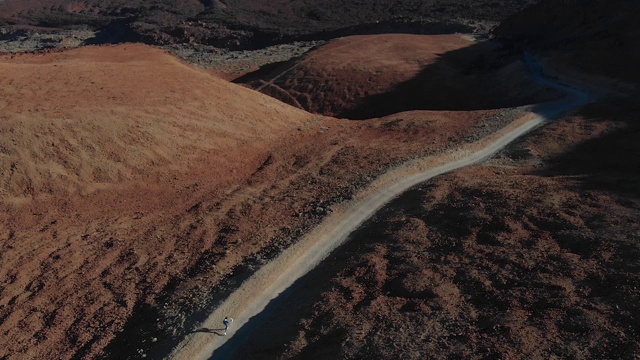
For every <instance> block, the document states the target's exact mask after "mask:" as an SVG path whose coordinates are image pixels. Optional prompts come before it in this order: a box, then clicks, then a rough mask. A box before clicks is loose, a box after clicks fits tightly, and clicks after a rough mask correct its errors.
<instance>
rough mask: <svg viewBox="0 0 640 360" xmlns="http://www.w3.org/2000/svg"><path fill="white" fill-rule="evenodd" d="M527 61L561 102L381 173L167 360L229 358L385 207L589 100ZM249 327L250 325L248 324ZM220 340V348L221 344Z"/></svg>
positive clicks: (530, 59)
mask: <svg viewBox="0 0 640 360" xmlns="http://www.w3.org/2000/svg"><path fill="white" fill-rule="evenodd" d="M525 61H526V62H527V64H528V65H529V67H530V69H531V71H532V73H533V74H534V76H535V77H536V79H537V80H538V81H540V82H541V83H543V84H545V85H548V86H552V87H555V88H557V89H560V90H562V91H564V92H565V93H566V94H567V96H566V97H565V98H564V99H562V100H560V101H555V102H550V103H544V104H538V105H536V106H535V107H534V109H533V112H531V113H529V114H527V115H525V116H523V117H521V118H520V119H518V120H516V121H514V122H512V123H511V124H509V125H508V126H507V127H505V128H503V129H501V130H500V131H498V132H496V133H494V134H492V135H490V136H488V137H486V138H484V139H482V140H480V141H478V142H476V143H472V144H468V145H465V146H462V147H461V148H459V149H457V150H455V151H452V152H449V153H446V154H441V155H437V156H431V157H427V158H424V159H419V160H413V161H411V162H408V163H406V164H405V165H403V166H401V167H399V168H396V169H394V170H391V171H390V172H388V173H386V174H384V175H383V176H381V177H380V178H378V179H377V180H376V181H374V182H373V183H372V184H371V185H370V186H368V187H367V188H366V189H365V190H364V191H363V192H362V193H360V194H359V195H358V196H356V198H354V199H353V200H352V201H350V202H349V203H347V204H342V205H341V206H339V207H338V208H337V209H334V212H333V213H332V214H331V215H330V216H328V217H327V218H326V219H325V220H324V221H323V222H322V223H321V224H320V225H318V226H317V227H316V228H315V229H314V230H312V231H311V232H310V233H309V234H307V235H306V236H305V237H304V238H303V239H301V240H300V241H299V242H297V243H296V244H295V245H293V246H292V247H291V248H289V249H287V250H286V251H284V252H283V253H282V254H281V255H280V256H278V257H277V258H276V259H274V260H273V261H271V262H269V263H268V264H266V265H265V266H263V267H262V268H261V269H260V270H258V271H257V272H256V273H255V274H254V275H253V276H252V277H250V278H249V279H247V280H246V281H245V282H244V283H243V284H242V285H241V286H240V288H238V289H237V290H236V291H235V292H233V293H232V294H231V295H230V296H229V297H228V298H227V299H226V300H225V301H224V302H223V303H222V304H221V305H220V306H219V307H218V308H216V309H215V311H214V312H213V313H211V314H210V315H209V316H208V318H207V319H205V320H204V321H203V322H202V323H201V324H200V328H201V329H211V330H210V331H200V332H193V333H191V334H189V335H187V337H185V339H184V340H183V341H182V342H181V343H180V344H179V345H178V346H177V347H176V348H175V349H174V350H173V351H172V353H171V354H170V355H169V359H190V360H191V359H211V358H212V357H215V358H216V359H225V358H227V357H229V356H230V354H231V353H232V351H233V348H234V346H233V342H234V341H236V342H238V345H240V343H241V341H242V339H234V336H233V335H234V333H235V332H236V331H237V330H238V329H239V328H241V327H242V326H243V325H245V324H248V323H249V322H250V320H251V319H252V318H255V317H256V316H257V315H258V314H260V313H261V312H262V311H263V310H264V309H265V307H267V305H268V304H269V303H270V302H272V301H277V298H278V296H280V294H282V293H283V292H284V291H285V290H286V289H287V288H289V287H290V286H291V285H292V284H293V283H294V282H295V281H296V280H297V279H299V278H301V277H302V276H304V275H305V274H306V273H308V272H309V271H310V270H311V269H313V268H314V267H316V266H317V265H318V264H319V263H320V262H321V261H322V260H323V259H325V258H326V257H327V256H328V254H330V253H331V251H332V250H334V249H335V248H336V247H338V246H339V245H341V244H342V243H343V242H344V241H345V240H346V239H347V238H348V236H349V235H350V234H351V233H352V232H353V231H355V230H356V229H357V228H358V227H359V226H360V225H361V224H362V223H363V222H364V221H366V220H367V219H369V218H370V217H371V216H373V215H374V214H375V213H376V212H377V211H378V210H379V209H380V208H381V207H382V206H383V205H385V204H386V203H388V202H389V201H391V200H392V199H394V198H395V197H397V196H398V195H400V194H401V193H403V192H405V191H406V190H408V189H409V188H411V187H413V186H415V185H417V184H419V183H421V182H424V181H427V180H429V179H431V178H433V177H436V176H438V175H441V174H444V173H447V172H450V171H453V170H456V169H459V168H462V167H465V166H469V165H472V164H477V163H479V162H482V161H484V160H486V159H488V158H490V157H492V156H493V155H495V154H496V153H497V152H499V151H500V150H501V149H503V148H504V147H506V146H507V145H509V144H510V143H511V142H513V141H514V140H516V139H517V138H519V137H520V136H522V135H524V134H526V133H527V132H529V131H531V130H532V129H534V128H536V127H537V126H539V125H541V124H543V123H544V122H545V121H547V120H549V119H552V118H554V117H557V116H559V115H561V114H563V113H565V112H567V111H570V110H572V109H576V108H578V107H580V106H583V105H584V104H586V103H588V102H589V101H590V96H589V94H587V93H586V92H583V91H581V90H578V89H576V88H573V87H571V86H569V85H566V84H563V83H560V82H559V81H556V80H554V79H550V78H547V77H545V76H544V74H543V71H542V68H541V67H540V66H539V65H538V62H537V61H535V59H534V57H533V56H532V55H531V54H529V53H525ZM262 315H264V314H262ZM225 316H231V317H233V318H234V319H235V321H234V322H233V324H232V327H231V329H230V331H229V333H228V336H221V335H222V332H223V331H219V329H220V328H221V325H222V319H224V317H225ZM248 326H253V325H251V323H249V325H248ZM225 343H226V344H225ZM223 344H224V345H225V346H224V349H223V348H221V347H222V345H223ZM217 349H218V350H217ZM225 349H226V350H225Z"/></svg>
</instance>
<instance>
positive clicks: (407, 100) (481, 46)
mask: <svg viewBox="0 0 640 360" xmlns="http://www.w3.org/2000/svg"><path fill="white" fill-rule="evenodd" d="M563 97H564V93H563V92H560V91H558V90H557V89H555V88H553V87H551V86H545V85H543V84H540V83H538V82H536V81H534V79H533V78H532V76H531V75H530V72H529V69H528V68H527V64H525V63H524V62H523V61H522V51H521V49H519V48H516V47H512V46H511V45H509V44H508V43H502V42H498V41H486V42H479V43H476V44H474V45H471V46H469V47H466V48H462V49H458V50H454V51H450V52H447V53H444V54H442V55H441V56H440V57H439V58H438V60H437V61H436V62H435V63H433V64H430V65H427V66H425V67H424V68H423V69H422V71H421V72H420V74H418V75H417V76H416V77H415V78H413V79H411V80H409V81H407V82H404V83H401V84H398V85H397V86H396V87H395V88H394V89H393V90H391V91H389V92H385V93H382V94H375V95H371V96H368V97H364V98H362V99H360V100H359V101H358V103H357V104H356V106H355V107H354V108H352V109H345V110H344V111H343V112H342V113H341V114H340V117H344V118H349V119H359V120H361V119H369V118H375V117H382V116H386V115H390V114H394V113H398V112H402V111H410V110H482V109H497V108H506V107H515V106H522V105H529V104H537V103H542V102H546V101H550V100H557V99H561V98H563Z"/></svg>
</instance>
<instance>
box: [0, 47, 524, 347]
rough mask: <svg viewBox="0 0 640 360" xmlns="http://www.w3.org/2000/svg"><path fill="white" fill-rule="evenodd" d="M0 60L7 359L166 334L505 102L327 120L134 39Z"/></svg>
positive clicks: (0, 308) (497, 121) (499, 120)
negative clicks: (381, 177)
mask: <svg viewBox="0 0 640 360" xmlns="http://www.w3.org/2000/svg"><path fill="white" fill-rule="evenodd" d="M0 67H1V71H2V73H3V77H2V79H0V81H1V84H0V85H1V86H0V92H2V94H1V95H2V96H0V98H1V99H2V100H0V101H1V102H0V105H1V108H2V123H1V124H0V126H1V130H2V131H1V132H0V133H1V134H2V136H1V137H0V141H1V143H0V146H1V149H2V156H1V157H0V161H2V167H3V168H4V169H8V171H5V172H3V175H2V188H1V193H2V202H1V206H2V213H1V215H0V216H1V218H0V221H2V224H3V228H2V233H1V234H0V239H1V240H0V263H1V264H2V266H1V268H0V277H1V278H2V282H1V283H2V287H1V288H0V291H1V296H0V319H2V322H0V341H1V344H0V349H1V350H0V351H1V352H0V357H6V358H9V359H21V358H25V357H28V358H51V357H56V358H72V357H87V358H93V357H96V356H98V355H99V354H104V351H105V347H106V346H107V344H109V343H110V342H111V341H113V340H114V339H116V342H114V343H113V344H114V345H113V346H112V347H109V348H107V351H108V352H107V354H108V355H110V356H113V357H116V358H122V357H124V356H125V355H126V354H127V353H128V354H131V353H132V352H131V350H133V353H135V350H136V349H137V348H139V347H141V348H144V347H147V346H149V343H150V341H149V339H150V338H151V337H152V336H153V337H157V338H159V340H158V342H157V343H156V345H162V344H163V343H166V342H168V343H170V342H171V341H173V340H172V338H171V336H176V337H177V338H178V339H179V337H180V334H182V332H183V331H184V330H185V327H186V329H187V330H188V329H189V327H190V324H191V323H190V318H189V316H188V315H189V314H191V313H193V312H194V311H202V310H205V309H207V308H208V307H209V306H211V304H214V303H215V301H216V298H217V296H220V295H219V294H224V292H225V291H227V290H226V289H232V288H233V286H234V281H236V280H234V279H235V278H234V277H233V276H231V274H239V275H240V276H242V274H244V273H247V272H250V271H251V268H252V267H255V266H259V265H260V264H261V263H263V262H264V261H267V260H268V259H270V258H271V257H273V256H274V255H275V254H277V253H278V252H279V251H280V250H281V249H282V248H284V247H286V246H288V245H289V244H291V243H292V242H293V241H295V240H296V239H297V238H298V237H299V236H300V235H301V234H302V233H303V232H304V231H306V229H308V228H309V227H310V226H312V225H313V224H315V223H317V222H318V221H319V219H320V218H321V217H322V216H323V214H326V213H327V212H328V211H330V207H331V205H332V204H333V203H336V202H340V201H343V200H344V199H348V198H350V197H351V195H352V194H353V193H354V191H356V190H357V189H358V188H359V187H361V186H363V185H365V184H367V183H368V182H369V181H370V180H371V179H372V177H373V176H374V175H376V174H378V173H380V172H381V171H382V170H383V169H385V168H388V167H389V166H393V165H394V164H397V163H399V162H401V161H402V160H404V159H407V158H412V157H415V156H420V155H424V154H427V153H431V152H438V151H442V150H443V149H445V148H448V147H451V146H453V145H454V144H456V143H459V142H461V141H470V140H472V139H473V138H474V137H477V136H480V135H481V134H482V133H486V132H487V131H492V130H493V129H495V128H496V127H497V126H501V125H502V124H504V122H505V121H508V120H509V118H510V117H513V116H514V114H515V113H514V114H511V112H504V113H501V114H498V112H496V111H479V112H428V111H418V112H409V113H402V114H398V115H394V116H392V117H389V118H384V119H378V120H372V121H369V122H349V121H339V120H335V119H331V118H325V117H322V116H313V115H311V114H308V113H305V112H303V111H301V110H299V109H295V108H292V107H290V106H287V105H285V104H283V103H280V102H278V101H275V100H273V99H271V98H268V97H266V96H264V95H261V94H258V93H256V92H253V91H251V90H248V89H245V88H243V87H240V86H237V85H233V84H230V83H228V82H226V81H223V80H221V79H218V78H216V77H213V76H211V75H210V74H209V73H207V72H204V71H201V70H199V69H195V68H192V67H190V66H188V65H186V64H184V63H182V62H181V61H179V60H177V59H175V58H173V57H171V56H170V55H168V54H166V53H164V52H163V51H160V50H157V49H153V48H150V47H146V46H142V45H122V46H117V47H87V48H82V49H78V50H73V51H67V52H59V53H49V54H44V55H39V54H29V55H13V56H9V55H6V56H3V57H2V58H1V59H0ZM481 122H482V123H481ZM425 140H426V141H425ZM212 289H215V291H212ZM140 319H143V320H145V321H144V322H143V323H140ZM150 319H151V321H149V320H150ZM139 325H143V326H142V327H140V326H139ZM123 330H125V332H124V333H123V334H124V335H122V336H120V337H117V334H119V333H120V332H121V331H123ZM172 334H173V335H172Z"/></svg>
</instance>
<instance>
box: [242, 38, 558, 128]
mask: <svg viewBox="0 0 640 360" xmlns="http://www.w3.org/2000/svg"><path fill="white" fill-rule="evenodd" d="M235 81H236V82H238V83H244V84H247V85H249V86H251V87H252V88H254V89H258V90H260V91H261V92H263V93H266V94H269V95H272V96H274V97H276V98H278V99H280V100H282V101H284V102H287V103H289V104H291V105H294V106H298V107H301V108H303V109H305V110H307V111H310V112H314V113H320V114H323V115H329V116H337V117H345V118H350V119H367V118H373V117H380V116H386V115H389V114H393V113H396V112H401V111H410V110H472V109H491V108H501V107H512V106H519V105H525V104H532V103H537V102H542V101H546V100H550V99H553V98H557V97H560V96H562V94H560V93H559V92H557V91H555V90H554V89H552V88H549V87H545V86H541V85H540V84H538V83H536V82H535V81H533V80H532V79H531V76H530V74H529V73H528V69H527V68H526V66H524V63H523V62H522V61H521V53H520V52H516V53H514V52H513V49H509V48H505V47H503V46H502V44H500V43H497V42H474V41H473V39H471V38H470V37H469V36H465V35H459V34H452V35H408V34H383V35H361V36H348V37H344V38H339V39H335V40H333V41H331V42H330V43H329V44H327V45H325V46H322V47H320V48H319V49H318V50H316V51H313V52H311V53H310V54H307V55H305V56H304V57H302V58H301V59H297V60H294V61H290V62H287V63H284V64H281V65H280V66H277V67H273V66H272V67H265V68H264V69H262V70H258V71H256V72H254V73H251V74H247V75H245V76H243V77H241V78H238V79H236V80H235Z"/></svg>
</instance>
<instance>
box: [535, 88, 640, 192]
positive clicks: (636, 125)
mask: <svg viewBox="0 0 640 360" xmlns="http://www.w3.org/2000/svg"><path fill="white" fill-rule="evenodd" d="M639 100H640V95H639V94H636V95H634V96H631V97H627V98H616V99H606V100H603V101H600V102H598V103H594V104H591V105H588V106H585V107H584V108H582V109H581V110H579V111H578V112H576V113H575V115H576V116H580V117H583V118H585V119H587V122H586V123H585V124H584V125H583V129H582V131H585V132H588V131H592V129H591V127H595V126H597V125H599V123H603V122H607V123H611V126H610V130H608V131H607V132H605V133H604V134H602V135H601V136H599V137H597V138H593V139H590V140H587V141H584V142H582V143H579V144H577V145H576V146H575V147H574V148H572V149H571V150H570V151H568V152H566V153H563V154H561V155H559V156H557V157H554V158H551V159H548V160H547V161H546V163H547V164H548V165H547V166H546V167H544V168H542V169H540V170H539V171H536V172H535V173H534V174H535V175H542V176H576V177H579V178H580V181H579V182H578V183H579V184H580V186H581V187H582V188H583V189H585V190H606V191H612V192H615V193H619V194H624V195H626V196H629V195H632V196H634V197H635V198H640V156H639V155H640V118H639V117H638V114H640V101H639ZM591 123H592V124H593V125H591Z"/></svg>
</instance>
